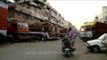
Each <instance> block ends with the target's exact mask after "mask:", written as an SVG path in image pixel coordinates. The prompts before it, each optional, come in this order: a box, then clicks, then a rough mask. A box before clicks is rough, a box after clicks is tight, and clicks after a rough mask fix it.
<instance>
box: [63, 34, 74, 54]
mask: <svg viewBox="0 0 107 60" xmlns="http://www.w3.org/2000/svg"><path fill="white" fill-rule="evenodd" d="M74 50H75V49H73V48H72V47H71V46H70V40H69V39H68V38H67V37H66V36H65V37H63V38H62V52H63V53H64V55H65V56H70V55H71V54H72V52H73V51H74Z"/></svg>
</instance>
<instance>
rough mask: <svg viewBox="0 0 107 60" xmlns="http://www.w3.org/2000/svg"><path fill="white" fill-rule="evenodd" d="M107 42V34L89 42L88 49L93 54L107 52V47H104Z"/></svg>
mask: <svg viewBox="0 0 107 60" xmlns="http://www.w3.org/2000/svg"><path fill="white" fill-rule="evenodd" d="M106 41H107V33H104V34H103V35H101V36H100V37H99V38H97V39H94V40H90V41H87V44H86V46H87V48H88V49H89V50H91V51H92V52H95V53H97V52H100V51H106V50H107V47H106V45H104V43H106Z"/></svg>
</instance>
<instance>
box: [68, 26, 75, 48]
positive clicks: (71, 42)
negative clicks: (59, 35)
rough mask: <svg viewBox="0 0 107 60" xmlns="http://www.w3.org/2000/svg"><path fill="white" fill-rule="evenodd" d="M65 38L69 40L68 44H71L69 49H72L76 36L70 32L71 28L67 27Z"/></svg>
mask: <svg viewBox="0 0 107 60" xmlns="http://www.w3.org/2000/svg"><path fill="white" fill-rule="evenodd" d="M67 36H68V38H69V40H70V44H71V47H72V48H74V44H75V39H76V34H75V32H74V31H73V30H72V28H71V27H69V29H68V31H67Z"/></svg>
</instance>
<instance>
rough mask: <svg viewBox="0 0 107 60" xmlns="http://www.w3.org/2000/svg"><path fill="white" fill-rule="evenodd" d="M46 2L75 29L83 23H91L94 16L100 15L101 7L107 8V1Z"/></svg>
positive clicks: (59, 0)
mask: <svg viewBox="0 0 107 60" xmlns="http://www.w3.org/2000/svg"><path fill="white" fill-rule="evenodd" d="M48 2H49V3H50V5H51V6H52V7H53V8H55V9H56V10H57V11H58V12H59V13H60V14H61V15H62V16H63V17H64V18H65V20H67V21H69V22H71V23H72V24H73V25H74V26H75V27H76V28H77V29H79V28H80V27H81V25H83V23H84V22H91V21H93V20H94V18H95V16H97V15H99V14H101V12H102V6H107V0H105V1H97V0H93V1H92V0H91V1H89V0H87V1H84V0H48Z"/></svg>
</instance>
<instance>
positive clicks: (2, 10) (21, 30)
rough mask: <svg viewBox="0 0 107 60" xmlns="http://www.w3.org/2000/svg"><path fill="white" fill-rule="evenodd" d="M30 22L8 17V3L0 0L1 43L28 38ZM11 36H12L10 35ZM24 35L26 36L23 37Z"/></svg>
mask: <svg viewBox="0 0 107 60" xmlns="http://www.w3.org/2000/svg"><path fill="white" fill-rule="evenodd" d="M27 32H29V27H28V24H27V23H25V22H20V21H17V19H13V20H9V19H8V3H6V2H4V1H0V43H2V42H9V41H12V39H14V41H15V40H18V39H27V37H28V34H27ZM10 36H11V37H10ZM23 36H24V37H23Z"/></svg>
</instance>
